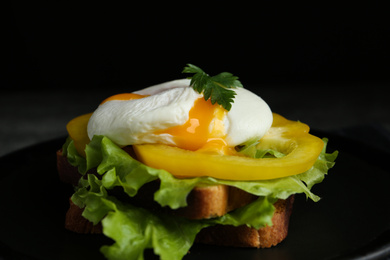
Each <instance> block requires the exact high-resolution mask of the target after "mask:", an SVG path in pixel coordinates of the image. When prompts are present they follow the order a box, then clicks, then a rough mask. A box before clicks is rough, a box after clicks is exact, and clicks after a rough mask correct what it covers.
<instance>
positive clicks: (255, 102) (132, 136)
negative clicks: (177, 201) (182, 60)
mask: <svg viewBox="0 0 390 260" xmlns="http://www.w3.org/2000/svg"><path fill="white" fill-rule="evenodd" d="M234 91H235V92H236V96H235V98H234V103H233V104H232V107H231V109H230V111H227V110H225V109H224V108H222V106H220V105H218V104H214V105H212V104H211V101H210V100H207V101H205V100H204V97H203V95H202V94H199V93H198V92H196V91H195V90H194V89H193V88H192V87H191V86H190V80H189V79H180V80H174V81H169V82H166V83H162V84H159V85H155V86H151V87H148V88H145V89H143V90H139V91H136V92H133V93H125V94H119V95H114V96H112V97H109V98H107V99H106V100H104V101H103V102H102V103H101V104H100V105H99V107H98V108H97V109H96V110H95V112H94V113H93V114H92V116H91V118H90V120H89V122H88V127H87V132H88V137H89V138H90V139H92V137H93V136H94V135H105V136H107V137H108V138H110V139H111V140H112V141H114V142H115V143H117V144H118V145H121V146H126V145H133V144H153V143H160V144H166V145H171V146H176V147H179V148H182V149H186V150H191V151H197V150H201V151H202V150H203V151H209V150H212V151H219V152H222V153H225V148H228V147H235V146H237V145H240V144H243V143H245V142H246V141H248V140H252V139H253V138H257V139H260V138H261V137H263V136H264V135H265V134H266V133H267V131H268V130H269V128H270V127H271V125H272V120H273V116H272V112H271V109H270V108H269V106H268V105H267V103H266V102H265V101H264V100H263V99H262V98H260V97H259V96H257V95H255V94H254V93H252V92H251V91H249V90H246V89H244V88H236V89H234Z"/></svg>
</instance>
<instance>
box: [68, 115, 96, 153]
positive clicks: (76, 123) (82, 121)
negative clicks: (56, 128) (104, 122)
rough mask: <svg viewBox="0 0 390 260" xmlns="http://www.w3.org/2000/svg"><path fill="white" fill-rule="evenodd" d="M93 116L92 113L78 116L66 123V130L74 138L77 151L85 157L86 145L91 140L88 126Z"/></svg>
mask: <svg viewBox="0 0 390 260" xmlns="http://www.w3.org/2000/svg"><path fill="white" fill-rule="evenodd" d="M91 116H92V113H89V114H85V115H81V116H78V117H76V118H73V119H72V120H70V121H69V123H68V124H67V125H66V130H67V131H68V134H69V136H70V138H72V140H73V142H74V146H75V148H76V150H77V152H78V153H79V154H80V155H81V156H83V157H85V151H84V150H85V146H86V145H87V144H88V143H89V142H90V140H89V137H88V133H87V126H88V121H89V118H90V117H91Z"/></svg>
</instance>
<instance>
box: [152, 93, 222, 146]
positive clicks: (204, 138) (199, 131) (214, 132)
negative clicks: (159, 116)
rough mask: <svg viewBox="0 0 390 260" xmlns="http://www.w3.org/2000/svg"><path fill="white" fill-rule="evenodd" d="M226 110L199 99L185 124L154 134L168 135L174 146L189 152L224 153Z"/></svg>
mask: <svg viewBox="0 0 390 260" xmlns="http://www.w3.org/2000/svg"><path fill="white" fill-rule="evenodd" d="M226 112H227V111H226V110H225V109H223V108H222V107H221V106H220V105H213V104H211V101H210V100H207V101H206V100H204V98H199V99H197V100H196V101H195V103H194V106H193V107H192V108H191V110H190V112H189V119H188V120H187V122H186V123H184V124H183V125H179V126H173V127H170V128H167V129H164V130H159V131H156V132H155V134H170V135H171V136H173V140H174V142H175V143H176V146H177V147H179V148H182V149H186V150H191V151H196V150H198V151H202V152H210V153H215V152H217V153H220V152H222V153H225V152H224V150H225V149H226V148H227V144H226V142H225V136H226V134H225V131H224V124H223V119H224V117H225V115H226Z"/></svg>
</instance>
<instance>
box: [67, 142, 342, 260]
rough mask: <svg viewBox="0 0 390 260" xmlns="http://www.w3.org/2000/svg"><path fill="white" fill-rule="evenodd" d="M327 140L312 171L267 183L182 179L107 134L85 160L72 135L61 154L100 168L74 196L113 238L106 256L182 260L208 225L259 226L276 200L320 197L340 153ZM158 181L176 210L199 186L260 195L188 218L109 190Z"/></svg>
mask: <svg viewBox="0 0 390 260" xmlns="http://www.w3.org/2000/svg"><path fill="white" fill-rule="evenodd" d="M323 141H324V143H325V145H324V149H323V151H322V152H321V154H320V155H319V157H318V159H317V161H316V163H315V164H314V165H313V167H312V168H311V169H309V170H308V171H306V172H304V173H302V174H299V175H294V176H289V177H284V178H279V179H273V180H263V181H229V180H219V179H215V178H211V177H199V178H191V179H178V178H175V177H174V176H173V175H171V174H170V173H169V172H167V171H165V170H160V169H154V168H151V167H148V166H146V165H144V164H142V163H140V162H139V161H137V160H135V159H133V158H132V157H131V156H130V155H129V154H128V153H126V152H125V151H124V150H122V149H121V148H120V147H118V146H117V145H115V144H114V143H113V142H112V141H111V140H110V139H108V138H107V137H104V136H95V137H94V138H93V139H92V141H91V142H90V144H89V145H87V147H86V150H85V151H86V158H83V157H81V156H80V155H78V153H77V150H76V149H75V147H74V143H73V141H72V140H71V139H68V140H67V141H66V143H65V144H64V146H63V153H64V155H65V156H67V158H68V161H69V162H70V163H71V164H72V165H73V166H77V167H78V169H79V172H80V173H81V174H82V175H86V174H87V173H88V171H89V170H90V169H92V168H96V169H97V173H98V174H99V175H100V177H99V178H98V177H96V176H95V175H92V174H87V178H81V179H80V183H79V186H78V187H77V188H76V192H75V193H74V195H73V196H72V200H73V202H74V203H75V204H76V205H78V206H79V207H81V208H84V211H83V216H84V217H85V218H86V219H88V220H89V221H91V222H93V223H95V224H97V223H98V222H100V221H102V225H103V233H104V234H105V235H106V236H108V237H110V238H112V239H113V240H114V241H115V243H114V244H113V245H111V246H104V247H103V248H102V249H101V250H102V252H103V253H104V255H105V256H106V257H107V258H109V259H124V258H126V259H143V251H144V250H145V249H146V248H153V250H154V252H155V253H156V254H158V255H160V257H161V258H162V259H181V258H182V257H183V256H184V255H185V254H186V252H187V251H188V249H189V248H190V247H191V245H192V243H193V241H194V238H195V236H196V234H197V233H198V232H199V231H200V230H201V229H202V228H204V227H207V226H210V225H216V224H222V225H235V226H239V225H248V226H251V227H255V228H260V227H263V226H266V225H272V221H271V218H272V216H273V212H274V207H273V203H274V202H275V201H276V200H277V199H286V198H288V197H289V196H290V195H292V194H297V193H304V194H305V195H306V196H307V198H310V199H312V200H313V201H318V200H319V199H320V198H319V197H318V196H317V195H315V194H313V193H312V192H311V191H310V189H311V188H312V186H313V185H314V184H317V183H320V182H321V181H322V180H323V178H324V176H325V174H327V172H328V169H330V168H331V167H333V165H334V160H335V159H336V157H337V152H334V153H333V154H327V153H326V144H327V139H323ZM250 149H251V153H252V154H253V155H254V156H259V154H263V155H262V156H266V154H268V155H267V156H269V155H272V156H274V157H278V156H283V155H280V154H279V153H278V152H277V151H275V152H273V151H271V152H270V151H266V152H264V151H260V152H258V151H255V150H254V149H253V147H251V148H250ZM157 179H159V180H160V187H159V189H158V190H157V191H156V192H155V194H154V200H155V201H156V202H158V203H159V204H160V205H161V206H162V207H163V206H169V207H170V208H172V209H177V208H180V207H185V206H186V205H187V202H186V198H187V195H188V194H189V193H190V192H191V190H192V189H193V188H194V187H195V186H199V185H218V184H224V185H229V186H233V187H237V188H239V189H242V190H244V191H246V192H248V193H251V194H254V195H256V196H259V199H257V200H256V201H254V202H253V203H250V204H248V205H247V206H245V207H243V208H240V209H237V210H235V211H233V212H231V213H229V214H226V215H225V216H222V217H220V218H215V219H211V220H202V221H190V220H186V219H182V218H180V217H172V216H169V217H168V216H165V215H164V214H162V213H156V212H153V214H152V213H150V212H149V211H147V210H145V209H141V208H137V207H134V206H132V205H129V204H125V203H122V202H120V201H118V200H117V199H116V198H115V197H113V196H111V195H110V190H112V189H114V188H115V187H119V188H121V189H122V190H123V192H124V193H125V194H127V195H128V196H130V197H133V196H135V195H136V194H137V192H138V190H139V189H140V188H141V187H142V186H143V185H145V184H146V183H148V182H151V181H154V180H157Z"/></svg>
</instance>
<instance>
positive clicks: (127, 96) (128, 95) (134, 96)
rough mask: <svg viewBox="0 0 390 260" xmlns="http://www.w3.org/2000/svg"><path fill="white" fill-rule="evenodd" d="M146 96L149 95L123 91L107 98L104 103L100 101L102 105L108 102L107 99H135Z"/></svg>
mask: <svg viewBox="0 0 390 260" xmlns="http://www.w3.org/2000/svg"><path fill="white" fill-rule="evenodd" d="M144 97H147V96H146V95H139V94H135V93H122V94H117V95H113V96H111V97H108V98H106V99H105V100H103V102H102V103H100V105H101V104H104V103H106V102H107V101H112V100H133V99H141V98H144Z"/></svg>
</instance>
